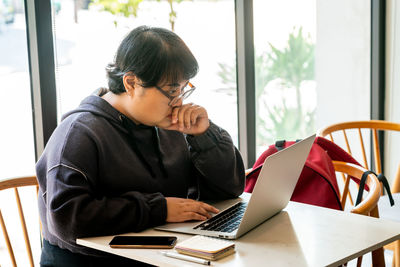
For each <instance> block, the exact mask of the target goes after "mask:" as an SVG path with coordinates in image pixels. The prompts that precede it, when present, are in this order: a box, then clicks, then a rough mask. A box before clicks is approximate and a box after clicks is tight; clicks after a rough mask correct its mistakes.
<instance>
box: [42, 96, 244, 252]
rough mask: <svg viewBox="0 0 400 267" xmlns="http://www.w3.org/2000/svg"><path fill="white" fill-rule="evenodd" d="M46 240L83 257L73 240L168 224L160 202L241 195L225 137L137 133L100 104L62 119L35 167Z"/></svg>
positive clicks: (212, 131)
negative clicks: (171, 199)
mask: <svg viewBox="0 0 400 267" xmlns="http://www.w3.org/2000/svg"><path fill="white" fill-rule="evenodd" d="M36 174H37V178H38V181H39V212H40V218H41V221H42V225H43V237H44V238H45V239H46V240H48V241H49V242H50V243H51V244H53V245H57V246H59V247H61V248H66V249H69V250H71V251H72V252H76V253H82V254H86V255H101V254H102V253H100V252H97V251H95V250H92V249H89V248H85V247H82V246H79V245H77V244H76V242H75V240H76V238H81V237H88V236H101V235H114V234H120V233H126V232H138V231H141V230H144V229H146V228H148V227H152V226H155V225H160V224H163V223H165V219H166V216H167V206H166V200H165V197H172V196H173V197H181V198H187V197H189V198H194V199H226V198H233V197H237V196H239V195H240V194H241V193H242V192H243V189H244V166H243V162H242V158H241V156H240V153H239V152H238V150H237V149H236V148H235V147H234V145H233V144H232V140H231V138H230V136H229V134H228V133H227V132H226V131H224V130H223V129H221V128H219V127H218V126H216V125H215V124H213V123H210V128H209V129H208V130H207V131H206V132H205V133H204V134H202V135H200V136H190V135H187V136H185V135H183V134H182V133H179V132H176V131H166V130H163V129H159V128H156V127H150V126H144V125H136V124H135V123H133V122H132V121H131V120H129V119H128V118H126V117H125V116H124V115H122V114H121V113H119V112H118V111H117V110H116V109H114V108H113V107H112V106H111V105H110V104H109V103H108V102H106V101H105V100H104V99H102V98H100V97H98V96H95V95H93V96H89V97H87V98H86V99H85V100H83V101H82V103H81V105H80V106H79V108H78V109H76V110H74V111H72V112H70V113H68V114H66V115H65V116H64V119H63V120H62V122H61V123H60V125H59V126H58V127H57V129H56V130H55V131H54V133H53V134H52V136H51V138H50V140H49V141H48V143H47V145H46V148H45V150H44V152H43V154H42V156H41V158H40V159H39V161H38V162H37V164H36Z"/></svg>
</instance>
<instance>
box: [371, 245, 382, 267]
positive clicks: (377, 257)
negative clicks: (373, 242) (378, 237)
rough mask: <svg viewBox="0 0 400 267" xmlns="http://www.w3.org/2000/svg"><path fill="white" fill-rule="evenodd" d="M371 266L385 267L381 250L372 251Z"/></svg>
mask: <svg viewBox="0 0 400 267" xmlns="http://www.w3.org/2000/svg"><path fill="white" fill-rule="evenodd" d="M372 266H374V267H378V266H379V267H380V266H385V258H384V255H383V248H378V249H377V250H374V251H372Z"/></svg>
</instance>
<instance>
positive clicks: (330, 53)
mask: <svg viewBox="0 0 400 267" xmlns="http://www.w3.org/2000/svg"><path fill="white" fill-rule="evenodd" d="M370 25H371V23H370V1H365V0H352V1H348V0H318V1H317V34H316V35H317V38H316V40H317V41H316V52H315V55H316V57H315V58H316V61H315V64H316V67H315V69H316V81H317V103H318V105H317V118H316V126H317V128H321V127H324V126H327V125H330V124H332V123H336V122H341V121H349V120H364V119H369V117H370V94H369V92H370V27H371V26H370Z"/></svg>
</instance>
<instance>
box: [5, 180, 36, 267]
mask: <svg viewBox="0 0 400 267" xmlns="http://www.w3.org/2000/svg"><path fill="white" fill-rule="evenodd" d="M23 186H36V192H37V191H38V183H37V180H36V176H28V177H18V178H10V179H5V180H0V191H2V190H6V189H14V193H15V200H16V203H17V207H18V213H19V217H20V221H21V226H22V231H23V235H24V239H25V246H26V250H27V253H28V257H29V262H30V265H31V266H34V262H33V256H32V249H31V245H30V242H29V236H28V231H27V228H26V223H25V216H24V212H23V210H22V205H21V199H20V195H19V193H18V188H19V187H23ZM0 224H1V228H2V230H3V234H4V239H5V242H6V246H7V249H8V253H9V255H10V258H11V262H12V265H13V266H17V263H16V260H15V255H14V251H13V248H12V246H11V242H10V238H9V235H8V232H7V228H6V225H5V222H4V218H3V215H2V213H1V210H0Z"/></svg>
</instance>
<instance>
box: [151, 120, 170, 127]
mask: <svg viewBox="0 0 400 267" xmlns="http://www.w3.org/2000/svg"><path fill="white" fill-rule="evenodd" d="M171 125H172V123H171V120H169V119H164V120H162V121H160V122H159V123H157V124H156V125H155V126H157V127H159V128H167V127H169V126H171Z"/></svg>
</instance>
